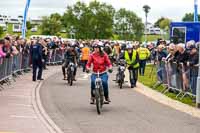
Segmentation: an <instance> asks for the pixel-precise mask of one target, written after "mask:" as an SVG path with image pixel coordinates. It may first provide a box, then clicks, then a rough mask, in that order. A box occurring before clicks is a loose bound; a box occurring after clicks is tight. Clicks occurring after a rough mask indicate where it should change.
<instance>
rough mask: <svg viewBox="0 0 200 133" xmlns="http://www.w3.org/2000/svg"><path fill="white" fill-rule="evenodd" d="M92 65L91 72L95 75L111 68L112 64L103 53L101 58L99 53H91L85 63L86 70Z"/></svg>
mask: <svg viewBox="0 0 200 133" xmlns="http://www.w3.org/2000/svg"><path fill="white" fill-rule="evenodd" d="M92 64H93V72H95V73H97V72H98V70H99V72H100V73H102V72H105V71H106V69H107V68H111V67H112V64H111V63H110V59H109V58H108V55H107V54H106V53H104V55H103V56H100V54H99V53H95V52H94V53H92V54H91V55H90V57H89V60H88V62H87V65H86V68H87V69H89V68H90V67H91V65H92Z"/></svg>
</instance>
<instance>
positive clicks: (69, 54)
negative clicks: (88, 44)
mask: <svg viewBox="0 0 200 133" xmlns="http://www.w3.org/2000/svg"><path fill="white" fill-rule="evenodd" d="M77 59H78V54H77V51H76V49H75V45H74V44H73V43H72V44H70V45H69V47H68V48H66V51H65V55H64V61H63V64H62V72H63V76H64V78H63V80H66V79H67V78H66V70H65V69H66V68H67V67H68V65H69V63H70V62H72V63H74V64H75V71H74V81H76V79H75V77H76V71H77Z"/></svg>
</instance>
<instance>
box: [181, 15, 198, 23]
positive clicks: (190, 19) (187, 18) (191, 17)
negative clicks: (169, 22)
mask: <svg viewBox="0 0 200 133" xmlns="http://www.w3.org/2000/svg"><path fill="white" fill-rule="evenodd" d="M198 18H199V20H200V15H198ZM182 21H184V22H193V21H194V13H186V14H185V15H184V17H183V18H182Z"/></svg>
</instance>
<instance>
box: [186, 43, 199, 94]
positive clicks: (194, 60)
mask: <svg viewBox="0 0 200 133" xmlns="http://www.w3.org/2000/svg"><path fill="white" fill-rule="evenodd" d="M198 63H199V54H198V51H197V48H196V47H195V46H194V45H191V46H190V55H189V60H188V63H187V65H188V66H189V67H190V87H191V89H192V93H193V94H195V95H196V87H197V86H196V85H197V77H198V66H197V64H198Z"/></svg>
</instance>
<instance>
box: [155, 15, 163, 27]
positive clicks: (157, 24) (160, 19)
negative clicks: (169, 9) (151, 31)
mask: <svg viewBox="0 0 200 133" xmlns="http://www.w3.org/2000/svg"><path fill="white" fill-rule="evenodd" d="M164 19H165V18H164V17H161V18H159V19H158V20H157V21H156V22H155V23H154V26H155V27H160V22H161V21H162V20H164Z"/></svg>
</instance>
